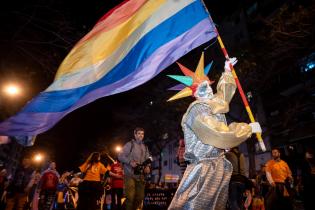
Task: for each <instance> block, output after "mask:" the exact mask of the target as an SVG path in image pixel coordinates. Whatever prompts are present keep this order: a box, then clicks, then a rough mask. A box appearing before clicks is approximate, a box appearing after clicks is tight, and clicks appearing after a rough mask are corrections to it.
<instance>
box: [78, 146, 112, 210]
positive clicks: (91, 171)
mask: <svg viewBox="0 0 315 210" xmlns="http://www.w3.org/2000/svg"><path fill="white" fill-rule="evenodd" d="M100 160H101V155H100V153H98V152H93V153H92V154H91V155H90V156H89V158H88V159H87V160H86V161H85V162H84V163H83V164H82V165H81V166H80V167H79V169H80V171H81V172H82V174H83V177H82V179H83V182H81V183H80V184H79V201H78V207H77V210H96V209H97V200H98V199H99V198H100V195H101V193H102V185H101V177H102V175H103V174H105V173H106V171H107V169H106V167H105V166H104V165H103V164H102V163H101V162H100Z"/></svg>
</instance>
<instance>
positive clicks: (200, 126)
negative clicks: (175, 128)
mask: <svg viewBox="0 0 315 210" xmlns="http://www.w3.org/2000/svg"><path fill="white" fill-rule="evenodd" d="M235 89H236V85H235V82H234V79H233V76H232V74H231V73H230V72H224V73H223V75H222V76H221V78H220V81H219V83H218V85H217V93H216V94H215V95H213V96H212V97H211V98H208V99H207V100H204V99H202V100H196V101H195V102H193V103H192V104H191V105H190V106H189V108H188V110H187V111H186V113H185V115H184V116H183V119H182V128H183V132H184V138H185V159H186V160H188V161H189V162H190V164H189V165H188V166H187V169H186V171H185V173H184V176H183V179H182V181H181V183H180V185H179V187H178V189H177V191H176V193H175V195H174V197H173V200H172V202H171V204H170V206H169V210H175V209H178V210H185V209H186V210H191V209H194V210H201V209H204V210H212V209H213V210H221V209H225V207H226V201H227V197H228V186H229V181H230V178H231V174H232V165H231V163H230V162H229V161H228V160H227V159H225V156H224V152H225V151H224V149H227V148H231V147H234V146H236V145H238V144H240V143H241V142H243V141H245V140H246V139H247V138H248V137H249V136H250V135H251V128H250V126H249V125H248V124H245V123H231V124H230V125H229V126H227V123H226V119H225V116H224V113H226V112H228V110H229V107H228V105H229V102H230V101H231V99H232V97H233V95H234V93H235Z"/></svg>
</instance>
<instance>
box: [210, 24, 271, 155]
mask: <svg viewBox="0 0 315 210" xmlns="http://www.w3.org/2000/svg"><path fill="white" fill-rule="evenodd" d="M215 30H216V33H217V39H218V41H219V44H220V47H221V50H222V52H223V54H224V57H225V59H226V60H229V59H230V57H229V54H228V53H227V50H226V48H225V46H224V44H223V42H222V39H221V36H220V34H219V32H218V30H217V29H216V28H215ZM230 69H231V70H232V71H231V72H232V75H233V77H234V80H235V83H236V85H237V88H238V91H239V93H240V95H241V98H242V101H243V104H244V106H245V109H246V111H247V114H248V116H249V119H250V121H251V122H252V123H253V122H255V118H254V116H253V113H252V110H251V109H250V106H249V104H248V101H247V98H246V96H245V94H244V91H243V88H242V86H241V83H240V81H239V79H238V77H237V74H236V72H235V69H234V67H233V65H232V64H231V63H230ZM256 137H257V140H258V143H259V146H260V148H261V150H262V151H266V147H265V144H264V141H263V139H262V137H261V133H256Z"/></svg>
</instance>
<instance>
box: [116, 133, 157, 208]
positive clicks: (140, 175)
mask: <svg viewBox="0 0 315 210" xmlns="http://www.w3.org/2000/svg"><path fill="white" fill-rule="evenodd" d="M143 139H144V129H143V128H136V129H135V130H134V139H132V140H131V141H129V142H127V143H126V144H125V145H124V147H123V150H122V152H121V153H120V154H119V155H118V159H119V161H121V162H122V164H123V169H124V189H125V194H126V210H136V209H139V208H140V209H141V208H142V207H141V206H142V203H143V200H144V189H145V179H144V177H145V175H146V174H149V173H150V170H151V169H150V165H149V164H147V165H143V163H144V162H146V161H147V160H148V159H149V158H150V153H149V150H148V147H147V146H146V145H145V144H144V143H143Z"/></svg>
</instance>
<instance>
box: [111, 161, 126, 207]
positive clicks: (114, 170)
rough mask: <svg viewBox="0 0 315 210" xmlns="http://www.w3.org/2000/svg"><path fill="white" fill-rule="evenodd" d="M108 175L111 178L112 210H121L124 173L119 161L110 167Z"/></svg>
mask: <svg viewBox="0 0 315 210" xmlns="http://www.w3.org/2000/svg"><path fill="white" fill-rule="evenodd" d="M110 168H111V170H110V172H109V175H110V177H111V195H112V209H121V199H122V196H123V187H124V179H123V177H124V171H123V168H122V165H121V163H120V161H119V160H117V159H116V160H115V162H114V163H113V164H112V165H111V167H110Z"/></svg>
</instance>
